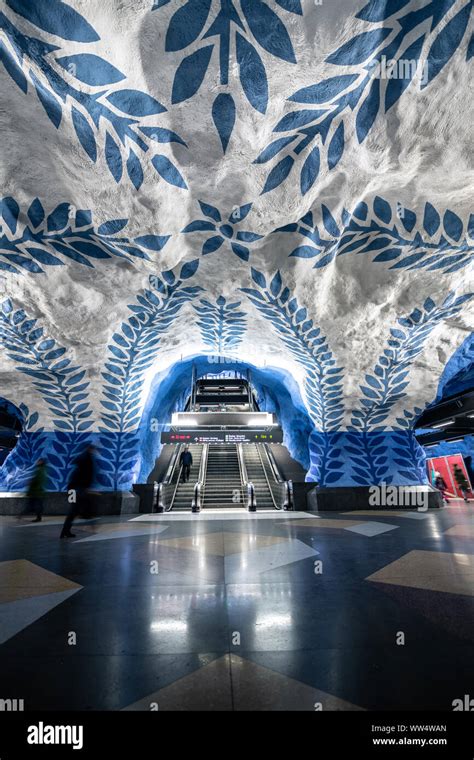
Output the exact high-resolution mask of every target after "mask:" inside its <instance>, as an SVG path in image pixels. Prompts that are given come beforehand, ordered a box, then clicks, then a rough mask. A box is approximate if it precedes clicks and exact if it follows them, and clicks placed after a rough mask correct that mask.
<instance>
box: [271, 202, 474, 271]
mask: <svg viewBox="0 0 474 760" xmlns="http://www.w3.org/2000/svg"><path fill="white" fill-rule="evenodd" d="M321 218H322V225H321V226H320V227H318V225H316V224H315V222H314V216H313V213H312V212H311V211H310V212H308V213H307V214H305V215H304V216H303V217H302V218H301V219H300V220H299V221H298V222H296V223H292V224H287V225H285V226H284V227H280V228H278V229H277V230H275V233H278V232H287V233H297V234H299V235H302V236H303V237H305V238H306V240H307V241H308V242H305V243H304V244H302V245H299V246H297V247H296V248H295V249H293V251H292V252H291V253H290V254H289V255H290V256H293V257H296V258H304V259H316V262H315V264H314V269H320V268H322V267H325V266H327V265H328V264H330V263H331V262H332V261H333V260H334V259H335V258H337V257H339V256H345V255H347V254H357V255H359V254H367V255H368V256H371V257H373V258H372V261H373V262H374V263H384V264H390V266H389V269H408V270H415V269H426V270H427V271H429V272H432V271H441V272H442V273H443V274H449V273H451V272H456V271H458V270H460V269H463V268H464V267H466V266H467V265H469V264H470V263H472V261H473V257H474V214H471V215H470V217H469V220H468V222H467V224H465V223H464V222H463V220H462V219H461V218H460V217H459V216H458V215H457V214H455V213H454V211H451V210H450V209H446V211H445V212H444V215H443V217H442V218H441V214H440V213H439V212H438V211H437V210H436V208H435V207H434V206H433V205H432V204H431V203H428V202H427V203H426V204H425V208H424V214H423V219H422V222H421V225H420V222H419V219H418V216H417V214H416V213H415V212H414V211H412V210H411V209H408V208H405V207H404V206H403V205H402V204H401V203H397V204H396V206H395V207H393V205H392V204H390V203H389V202H388V201H387V200H385V199H384V198H381V197H379V196H376V197H375V198H374V200H373V201H372V204H371V208H369V205H368V204H367V203H366V202H365V201H363V202H361V203H359V204H358V205H357V207H356V208H355V209H354V211H353V212H352V214H350V213H349V212H348V211H347V210H346V209H343V210H342V213H341V216H340V220H339V221H337V220H336V219H335V218H334V216H333V214H332V213H331V211H330V209H329V208H327V206H325V205H324V204H323V205H322V207H321Z"/></svg>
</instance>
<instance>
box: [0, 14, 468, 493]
mask: <svg viewBox="0 0 474 760" xmlns="http://www.w3.org/2000/svg"><path fill="white" fill-rule="evenodd" d="M0 17H1V27H2V37H1V55H2V63H3V67H1V73H0V77H1V92H2V96H1V97H2V101H1V107H0V128H1V132H2V148H3V150H2V195H3V204H2V230H1V246H0V287H1V302H2V316H1V317H0V336H1V341H2V358H1V373H0V379H1V385H2V395H3V396H4V397H5V398H7V399H9V401H11V402H12V403H14V404H16V405H17V406H19V405H21V404H22V405H23V414H24V416H25V420H26V425H27V429H28V430H29V431H30V432H32V433H34V432H35V431H42V433H46V434H51V435H52V434H54V435H55V436H56V439H55V447H56V448H55V456H56V465H55V466H57V467H58V468H59V469H60V468H61V467H63V468H64V467H66V464H65V463H67V462H69V460H70V458H71V456H72V455H73V454H74V451H75V448H74V447H75V446H77V445H79V444H78V442H79V443H80V442H81V441H82V440H83V438H84V437H85V436H87V435H89V434H90V433H92V432H94V433H102V435H103V439H104V436H105V437H107V436H108V440H109V443H108V444H104V446H105V449H104V451H105V454H103V460H104V461H105V460H107V458H108V455H107V452H109V453H110V452H112V453H113V456H112V455H111V456H112V459H113V458H114V457H115V459H114V462H115V464H114V466H119V465H117V462H118V461H119V460H120V458H121V457H122V460H121V461H122V464H123V462H125V464H123V467H124V468H126V467H129V468H130V462H131V459H123V456H124V455H123V452H120V453H119V454H117V453H116V450H115V449H114V446H115V445H116V444H115V443H114V441H115V442H116V441H117V440H119V439H120V437H121V436H124V435H125V436H127V435H130V436H131V438H130V440H131V441H133V440H134V439H133V435H134V433H135V432H136V431H137V430H138V429H139V425H140V421H141V416H142V411H143V409H144V406H145V404H146V400H147V397H148V395H149V389H150V387H151V384H152V381H153V377H154V376H155V375H156V374H157V373H160V372H163V370H164V369H166V368H167V367H170V366H171V365H174V364H176V362H178V361H180V360H181V359H182V358H186V357H190V356H193V355H203V354H223V355H225V354H229V353H231V354H233V355H234V356H236V357H237V358H240V359H241V360H242V361H244V362H246V363H248V364H251V365H255V366H258V367H267V368H268V369H269V371H271V369H272V368H280V369H282V370H284V371H285V372H287V373H289V374H290V375H291V376H292V377H294V378H295V381H296V382H297V384H298V385H299V389H300V392H301V395H302V397H303V398H304V400H305V403H306V407H307V411H308V415H309V417H310V419H311V421H312V423H313V425H314V430H315V435H314V441H313V449H314V452H315V453H314V457H313V475H314V477H317V478H318V479H321V472H322V471H323V475H324V477H323V480H324V478H326V480H327V482H328V483H329V484H331V483H332V484H335V485H338V484H340V483H341V484H342V483H348V482H349V483H355V484H357V483H362V482H363V481H364V476H363V474H362V473H363V471H364V470H367V466H368V465H367V461H368V460H369V459H370V458H372V464H371V475H370V478H371V481H370V478H369V482H372V481H373V480H378V481H380V480H384V479H387V481H388V480H389V479H390V478H391V477H393V473H391V471H390V472H388V470H387V467H386V464H387V461H388V460H390V461H392V460H393V456H394V455H393V451H392V455H390V456H388V459H387V456H382V455H380V454H377V452H376V449H377V447H378V446H379V445H382V444H380V442H377V437H376V436H375V438H373V441H374V442H375V443H374V446H375V448H374V451H375V452H376V453H375V454H374V453H373V452H372V454H370V452H369V454H367V452H366V454H364V455H361V454H357V445H356V442H357V437H358V436H362V437H363V436H364V435H366V434H367V433H369V432H374V431H375V433H377V431H385V432H387V431H392V432H395V433H396V431H399V433H400V435H401V434H402V433H403V434H404V433H405V432H406V431H407V430H409V429H411V427H412V426H413V422H414V420H415V419H416V416H417V415H418V414H419V413H420V412H421V410H422V409H423V408H424V407H425V405H426V404H427V403H430V402H432V401H433V400H434V399H435V398H436V396H437V393H438V383H439V379H440V377H441V375H442V373H443V371H444V369H445V366H446V364H447V362H448V360H450V359H452V357H453V355H454V354H455V352H456V351H458V350H461V351H462V345H463V344H464V343H465V341H466V340H467V339H468V338H469V336H470V335H471V332H472V329H473V323H474V305H473V291H474V283H473V270H472V261H473V252H474V215H473V214H472V211H473V203H472V188H473V151H472V124H473V123H474V98H473V97H472V96H473V84H472V82H473V78H472V56H473V53H474V43H473V20H472V2H471V0H432V1H429V0H370V2H368V3H367V4H364V3H363V2H361V0H335V1H333V2H330V1H329V0H323V1H322V2H318V1H317V0H316V1H315V0H266V1H265V2H264V1H263V0H155V3H154V4H153V0H133V1H132V0H129V1H128V0H125V1H123V0H100V2H99V1H98V0H97V1H94V0H70V2H68V3H65V2H60V1H59V0H34V2H33V0H6V1H4V2H2V6H1V13H0ZM454 364H455V363H454ZM58 434H59V438H58ZM336 434H344V436H345V437H344V441H343V446H342V449H341V446H340V445H339V443H338V441H337V440H336V438H337V436H336V438H334V436H335V435H336ZM38 435H39V432H38ZM61 435H62V439H61ZM318 436H319V437H318ZM331 436H332V438H331ZM351 436H352V437H351ZM61 440H62V442H61ZM361 440H362V439H361ZM394 440H395V444H394V445H395V448H396V445H397V439H396V438H395V439H394ZM110 441H112V442H111V443H110ZM328 441H329V442H330V443H328ZM71 442H72V443H71ZM130 445H131V444H130ZM364 445H365V444H364ZM403 445H404V444H402V443H399V446H401V447H402V449H403ZM407 445H408V444H407ZM68 446H70V447H71V446H72V449H71V450H69V452H68V451H67V450H66V449H67V447H68ZM325 446H326V447H327V446H329V447H333V449H334V447H336V453H334V452H333V454H332V455H331V456H329V455H327V452H325V449H324V447H325ZM344 447H345V448H344ZM351 447H352V448H353V449H354V447H355V453H353V454H351ZM339 449H341V450H343V453H342V454H340V453H338V451H339ZM392 449H393V446H392ZM71 452H72V453H71ZM30 456H33V454H31V452H30ZM361 456H362V459H361V458H360V457H361ZM364 456H366V460H367V461H365V460H364ZM377 456H381V460H380V461H379V462H378V464H377V463H376V466H374V464H373V461H374V457H377ZM403 456H404V455H403V451H402V453H400V454H399V455H398V457H399V460H400V461H403ZM406 456H407V461H408V458H409V455H408V454H406ZM117 457H118V458H117ZM324 457H326V458H327V462H332V463H333V465H334V466H332V465H331V466H330V465H328V467H329V469H327V468H326V464H327V462H326V464H325V461H326V460H325V459H324ZM341 457H342V458H341ZM351 457H352V463H351V466H350V467H349V470H347V468H345V467H343V465H342V464H341V462H342V461H346V462H347V461H348V460H350V459H351ZM358 457H359V458H358ZM382 460H383V461H382ZM364 462H365V463H364ZM321 463H323V464H321ZM334 463H335V464H334ZM338 463H339V464H338ZM120 466H122V465H120ZM104 467H105V465H104ZM397 467H398V471H402V472H405V475H406V477H405V480H403V478H402V482H408V481H410V480H411V481H413V480H414V476H413V474H412V475H410V474H409V473H410V472H412V471H411V470H410V466H409V465H406V466H404V465H403V464H399V465H397ZM105 469H107V468H105ZM348 472H349V474H348ZM367 477H369V476H367ZM58 478H59V476H58ZM59 480H60V478H59ZM59 480H58V482H59ZM104 483H105V484H106V485H107V484H108V481H107V477H105V480H104Z"/></svg>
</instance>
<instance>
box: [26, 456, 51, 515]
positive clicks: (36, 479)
mask: <svg viewBox="0 0 474 760" xmlns="http://www.w3.org/2000/svg"><path fill="white" fill-rule="evenodd" d="M47 480H48V472H47V467H46V460H45V459H38V461H37V462H36V465H35V470H34V472H33V476H32V478H31V480H30V482H29V485H28V490H27V492H26V496H27V499H28V501H27V505H26V507H25V509H24V510H23V512H22V513H21V514H20V515H19V517H23V516H24V515H26V514H27V513H28V512H34V513H35V514H36V517H35V519H34V520H33V522H41V520H42V519H43V511H44V497H45V495H46V482H47Z"/></svg>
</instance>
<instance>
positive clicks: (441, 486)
mask: <svg viewBox="0 0 474 760" xmlns="http://www.w3.org/2000/svg"><path fill="white" fill-rule="evenodd" d="M435 488H437V489H438V491H441V496H442V497H443V501H444V503H445V504H449V499H448V497H447V496H446V491H447V490H448V486H447V485H446V481H445V479H444V478H443V476H442V475H441V473H440V472H435Z"/></svg>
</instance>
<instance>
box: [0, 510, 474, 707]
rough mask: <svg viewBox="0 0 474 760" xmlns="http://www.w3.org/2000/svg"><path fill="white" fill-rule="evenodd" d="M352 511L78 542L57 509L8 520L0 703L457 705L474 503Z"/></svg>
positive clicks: (86, 536) (167, 521)
mask: <svg viewBox="0 0 474 760" xmlns="http://www.w3.org/2000/svg"><path fill="white" fill-rule="evenodd" d="M342 507H343V505H341V512H331V513H318V514H317V515H316V514H309V513H293V514H292V515H291V516H289V515H288V514H283V513H282V514H279V515H278V517H276V519H271V516H269V515H268V514H265V516H264V518H263V517H262V519H260V518H259V519H253V518H249V517H248V513H247V514H246V515H245V514H244V515H243V513H241V512H235V513H226V514H225V515H224V516H219V514H218V513H212V515H203V514H201V515H193V516H190V515H186V516H185V518H186V519H176V518H173V516H171V515H166V514H164V515H153V516H150V515H140V516H139V517H138V519H137V518H131V517H130V516H122V517H104V518H101V519H99V520H97V521H94V522H80V521H77V523H75V525H74V533H75V534H76V538H75V539H72V540H68V541H65V540H60V539H59V532H60V523H61V522H62V519H61V518H60V517H57V518H51V519H49V520H48V519H45V520H44V521H43V522H42V523H38V524H34V523H33V524H32V523H28V525H25V524H21V523H20V524H19V523H18V521H17V520H14V519H4V520H1V521H0V673H1V678H0V698H7V697H11V696H12V695H13V696H15V695H17V696H19V697H21V698H23V699H24V700H25V709H26V710H35V709H43V710H59V709H62V710H71V711H75V710H152V709H158V710H178V711H186V710H198V709H199V710H214V711H215V710H238V711H240V710H252V711H255V710H257V711H258V710H285V711H286V710H309V711H316V710H318V709H322V710H323V711H324V710H374V709H379V710H385V711H390V710H395V709H406V710H412V711H418V710H423V709H426V710H432V709H434V710H441V711H442V710H452V700H453V699H455V698H457V697H459V696H462V695H464V694H469V693H472V683H473V682H474V536H473V527H474V505H472V504H470V505H463V504H461V505H456V508H454V507H452V508H449V509H441V510H428V511H427V512H423V513H419V512H416V511H415V510H413V511H406V510H401V511H397V510H396V509H391V510H390V511H386V510H384V511H383V513H382V512H381V511H377V512H376V513H370V512H368V513H367V512H362V511H361V512H360V513H355V512H350V513H347V512H346V513H344V511H343V509H342ZM296 515H297V516H296ZM203 517H204V519H202V518H203ZM23 527H28V528H29V529H28V530H23V529H22V528H23ZM71 632H74V633H75V643H74V645H73V646H71V645H69V643H68V637H69V634H70V633H71ZM400 632H403V633H404V644H403V645H400V644H399V643H397V636H398V635H399V633H400ZM433 673H436V684H437V686H436V688H433V689H431V688H427V687H426V685H427V684H428V683H431V682H432V680H433Z"/></svg>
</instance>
